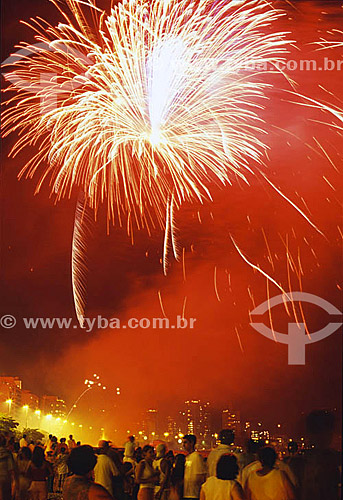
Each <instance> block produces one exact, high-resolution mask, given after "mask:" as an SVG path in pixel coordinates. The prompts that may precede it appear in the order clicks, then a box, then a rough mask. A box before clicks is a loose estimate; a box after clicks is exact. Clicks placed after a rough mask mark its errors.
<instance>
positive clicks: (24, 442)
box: [19, 438, 29, 448]
mask: <svg viewBox="0 0 343 500" xmlns="http://www.w3.org/2000/svg"><path fill="white" fill-rule="evenodd" d="M19 446H20V448H26V446H29V443H28V442H27V441H26V439H25V438H21V440H20V441H19Z"/></svg>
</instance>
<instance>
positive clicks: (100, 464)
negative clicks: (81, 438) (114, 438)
mask: <svg viewBox="0 0 343 500" xmlns="http://www.w3.org/2000/svg"><path fill="white" fill-rule="evenodd" d="M117 475H118V470H117V467H116V466H115V465H114V462H113V460H111V459H110V457H108V456H107V455H99V456H98V461H97V463H96V466H95V467H94V480H95V482H96V483H98V484H101V486H103V487H104V488H105V489H106V490H107V491H108V492H109V494H110V495H111V496H112V497H113V486H112V479H113V477H115V476H117Z"/></svg>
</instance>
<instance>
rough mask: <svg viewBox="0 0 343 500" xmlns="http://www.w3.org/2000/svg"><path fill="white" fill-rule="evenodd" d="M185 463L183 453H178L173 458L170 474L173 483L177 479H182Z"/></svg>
mask: <svg viewBox="0 0 343 500" xmlns="http://www.w3.org/2000/svg"><path fill="white" fill-rule="evenodd" d="M185 462H186V457H185V455H184V454H183V453H178V454H177V455H176V457H175V463H174V468H173V472H172V478H173V481H174V480H175V481H177V480H178V479H183V477H184V473H185Z"/></svg>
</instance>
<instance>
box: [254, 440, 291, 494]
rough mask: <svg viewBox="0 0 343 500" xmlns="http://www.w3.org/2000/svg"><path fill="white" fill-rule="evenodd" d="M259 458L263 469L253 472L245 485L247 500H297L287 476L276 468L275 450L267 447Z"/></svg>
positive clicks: (261, 451) (259, 453) (259, 454)
mask: <svg viewBox="0 0 343 500" xmlns="http://www.w3.org/2000/svg"><path fill="white" fill-rule="evenodd" d="M258 458H259V460H260V463H261V468H260V469H258V470H255V471H253V472H251V474H250V475H249V477H248V479H247V482H246V485H245V494H246V497H247V500H295V499H296V494H295V489H294V487H293V485H292V483H291V481H290V480H289V478H288V476H287V474H286V473H285V472H284V471H282V470H280V469H279V468H278V467H276V466H275V462H276V452H275V450H274V449H273V448H271V447H267V446H266V447H265V448H262V449H260V450H259V452H258Z"/></svg>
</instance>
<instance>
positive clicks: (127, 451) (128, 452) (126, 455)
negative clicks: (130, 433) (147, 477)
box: [124, 441, 135, 459]
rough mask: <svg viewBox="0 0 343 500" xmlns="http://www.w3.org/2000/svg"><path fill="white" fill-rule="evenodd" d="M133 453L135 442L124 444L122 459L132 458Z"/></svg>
mask: <svg viewBox="0 0 343 500" xmlns="http://www.w3.org/2000/svg"><path fill="white" fill-rule="evenodd" d="M134 453H135V442H131V441H127V442H126V443H125V451H124V458H125V459H128V458H131V459H132V458H133V456H134Z"/></svg>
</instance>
